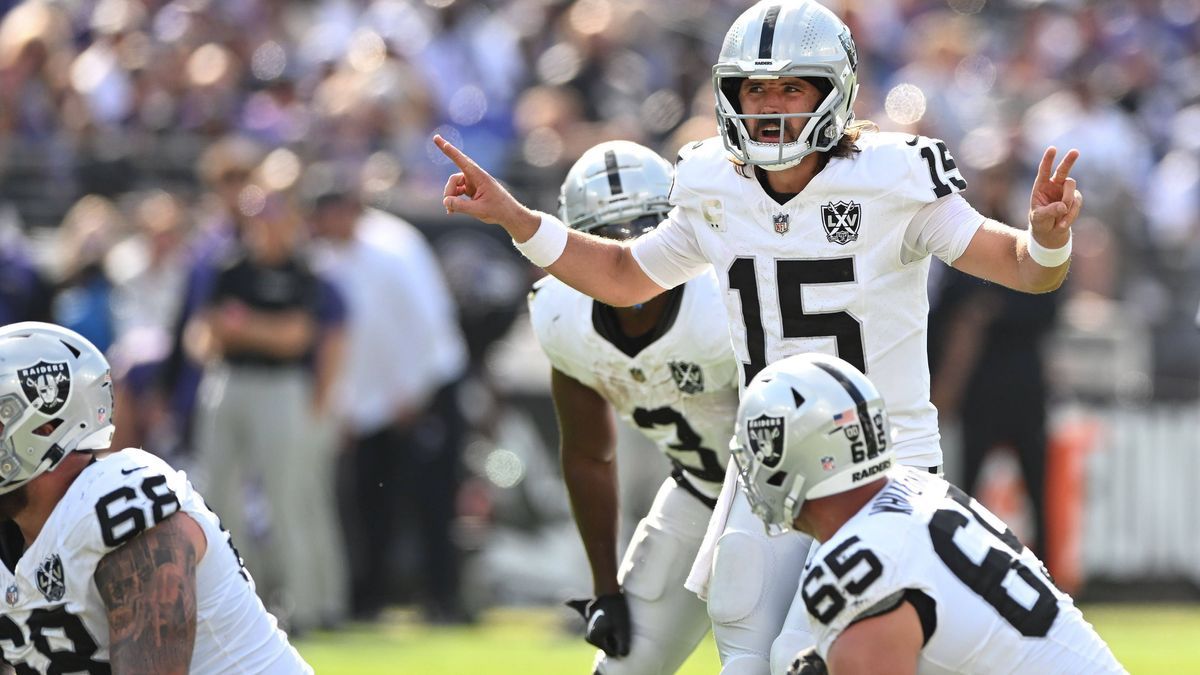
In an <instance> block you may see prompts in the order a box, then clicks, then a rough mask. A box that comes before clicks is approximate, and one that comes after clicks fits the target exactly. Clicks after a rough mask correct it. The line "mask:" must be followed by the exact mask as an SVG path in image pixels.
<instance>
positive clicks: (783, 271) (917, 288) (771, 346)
mask: <svg viewBox="0 0 1200 675" xmlns="http://www.w3.org/2000/svg"><path fill="white" fill-rule="evenodd" d="M857 68H858V55H857V52H856V50H855V47H854V41H853V39H852V37H851V35H850V31H849V29H848V28H847V27H846V25H845V24H844V23H842V21H841V20H840V19H838V18H837V17H836V16H835V15H834V14H833V13H832V12H830V11H829V10H828V9H826V8H825V7H823V6H821V5H820V4H818V3H816V2H815V1H813V0H764V1H763V2H759V3H758V4H756V5H754V6H753V7H751V8H750V9H748V10H746V12H745V13H744V14H742V15H741V16H740V17H739V18H738V19H737V21H736V22H735V23H734V25H733V26H732V28H731V29H730V31H729V33H728V34H727V35H726V38H725V41H724V43H723V45H722V47H721V53H720V56H719V57H718V61H717V64H716V65H715V66H714V68H713V89H714V94H715V96H716V100H717V110H716V112H717V118H718V136H716V137H714V138H710V139H708V140H706V141H702V142H700V143H696V144H693V145H692V146H691V147H689V148H685V149H684V151H683V152H682V153H681V156H680V161H679V162H678V163H677V166H676V178H675V185H674V187H673V188H672V191H671V202H672V205H673V208H672V210H671V212H670V214H669V216H668V218H667V220H666V221H665V222H663V223H662V224H660V225H659V226H658V227H657V228H655V229H654V230H653V231H651V232H649V233H648V234H647V235H645V236H643V237H640V238H638V239H637V240H635V241H634V242H632V243H621V242H613V241H611V240H606V239H602V238H598V237H589V236H587V235H586V234H584V233H580V232H573V231H570V230H569V228H567V227H566V226H565V225H564V224H563V223H562V222H561V221H559V220H558V219H556V218H554V217H553V216H550V215H547V214H540V213H537V212H534V211H531V210H530V209H528V208H526V207H525V206H523V205H522V204H520V203H519V202H517V201H516V200H515V199H513V198H512V196H511V195H510V194H508V192H507V191H506V190H504V188H503V187H502V186H501V185H500V184H499V183H498V182H496V180H495V179H494V178H492V177H491V176H490V175H488V174H487V172H485V171H483V170H482V169H480V168H479V167H478V166H477V165H476V164H475V163H474V162H472V161H471V159H470V158H469V157H467V156H466V155H465V154H463V153H462V151H460V150H459V149H457V148H455V147H454V146H453V145H451V144H449V143H448V142H446V141H445V139H442V138H441V137H435V139H434V140H435V142H436V143H437V145H438V147H440V148H441V149H442V151H443V152H444V153H445V154H446V155H447V156H449V157H450V158H451V159H452V160H454V162H455V163H456V164H457V165H458V167H459V169H460V170H459V172H458V173H456V174H454V175H452V176H450V178H449V180H448V181H447V183H446V188H445V191H444V195H443V205H444V206H445V208H446V209H447V211H449V212H455V213H465V214H468V215H471V216H474V217H476V218H479V219H480V220H483V221H485V222H491V223H498V224H500V225H501V226H503V227H504V228H505V230H506V231H507V232H508V233H509V234H510V235H512V237H513V241H514V242H518V243H517V246H518V248H519V249H520V250H521V251H522V252H523V253H524V254H525V255H526V256H527V257H529V258H530V260H532V261H533V262H534V263H535V264H537V265H539V266H542V267H544V268H546V270H547V271H548V272H550V273H551V274H553V275H554V276H556V277H558V278H559V279H561V280H563V281H564V282H566V283H567V284H568V285H570V286H572V287H573V288H576V289H578V290H580V291H582V292H583V293H586V294H587V295H589V296H591V297H593V298H596V299H597V300H600V301H601V302H604V303H606V304H609V305H613V306H628V305H633V304H637V303H640V302H644V301H645V300H647V299H649V298H651V297H654V296H655V295H658V294H659V293H661V292H662V291H663V289H667V288H673V287H675V286H677V285H679V284H681V283H683V282H685V281H687V280H688V279H691V278H693V277H695V276H697V275H699V274H702V273H703V272H704V271H705V270H707V269H708V268H709V265H710V264H711V266H712V268H713V270H714V271H715V272H716V275H717V279H718V281H719V282H720V284H721V288H722V291H723V300H724V303H725V308H726V312H727V314H728V317H729V323H730V327H731V336H732V339H733V344H734V351H735V353H736V355H737V358H738V360H739V361H741V362H742V374H741V377H742V382H743V383H745V382H747V381H749V379H750V378H752V377H753V376H754V374H755V373H757V372H758V371H759V370H761V369H762V368H763V367H764V366H766V365H767V364H768V363H771V362H773V361H775V360H777V359H780V358H783V357H786V356H788V355H791V354H797V353H803V352H813V351H816V352H825V353H830V354H837V355H839V356H841V357H842V358H844V359H846V360H848V361H850V362H851V363H853V364H855V365H856V366H857V367H859V368H861V369H863V370H864V371H865V372H867V373H868V374H870V375H871V376H872V377H873V378H874V379H875V381H877V382H878V383H879V387H880V389H881V391H883V393H884V394H885V395H886V397H887V400H888V405H889V413H890V414H891V416H892V419H893V420H894V435H895V438H894V439H893V440H894V442H895V446H896V453H897V457H898V461H900V462H901V463H904V464H909V465H912V466H917V467H925V468H928V469H931V470H934V471H937V470H939V467H940V465H941V463H942V452H941V446H940V443H939V434H938V429H937V413H936V410H935V409H934V407H933V405H932V403H930V400H929V366H928V358H927V354H926V337H925V336H926V331H927V323H928V313H929V302H928V297H927V294H926V279H927V276H928V271H929V257H930V256H931V255H937V256H938V257H939V258H941V259H942V260H944V261H945V262H947V263H948V264H951V265H953V266H954V267H955V268H957V269H960V270H962V271H965V272H968V273H970V274H973V275H975V276H978V277H981V278H983V279H987V280H990V281H993V282H995V283H1000V284H1003V285H1005V286H1007V287H1009V288H1014V289H1017V290H1021V291H1026V292H1045V291H1050V290H1053V289H1055V288H1057V287H1058V286H1059V285H1060V284H1061V283H1062V280H1063V278H1065V276H1066V273H1067V267H1068V264H1069V258H1070V251H1071V246H1070V242H1071V224H1072V223H1073V222H1074V221H1075V219H1076V218H1077V217H1078V215H1079V211H1080V209H1081V207H1082V204H1083V197H1082V195H1081V194H1080V192H1079V191H1078V190H1077V189H1076V184H1075V180H1074V179H1073V178H1071V177H1070V170H1071V167H1072V166H1073V165H1074V163H1075V161H1076V159H1077V158H1078V152H1076V151H1074V150H1072V151H1070V152H1068V153H1066V155H1065V156H1064V158H1063V160H1062V161H1061V162H1060V163H1059V164H1058V165H1057V166H1055V161H1054V160H1055V156H1056V154H1057V153H1056V151H1055V149H1054V148H1048V149H1047V150H1046V152H1045V154H1044V155H1043V157H1042V161H1041V164H1040V166H1039V169H1038V173H1037V177H1036V178H1035V179H1034V184H1033V189H1032V191H1031V196H1030V211H1029V226H1028V229H1017V228H1014V227H1010V226H1008V225H1005V224H1002V223H999V222H996V221H992V220H988V219H985V218H984V217H983V216H982V215H981V214H979V213H978V212H977V211H975V209H974V208H972V207H971V206H970V205H969V204H968V203H967V202H966V200H964V199H963V197H962V196H961V195H960V194H959V193H960V192H961V191H962V190H964V189H965V188H966V181H964V180H963V178H962V176H961V174H960V173H959V171H958V169H957V167H956V165H955V163H954V160H953V158H952V157H951V155H950V152H949V150H948V149H947V148H946V146H945V144H944V143H942V142H941V141H938V140H936V139H931V138H925V137H921V136H912V135H903V134H895V133H878V132H874V131H873V130H872V128H871V127H870V126H869V125H863V124H855V123H854V115H853V104H854V99H855V96H856V94H857V91H858V76H857ZM727 499H733V496H732V494H731V495H730V496H729V497H724V496H723V497H722V499H721V501H722V502H725V501H726V500H727ZM723 506H724V504H719V505H718V514H722V513H723V512H724V509H723V508H722V507H723ZM748 517H749V515H748V513H747V512H746V511H745V510H741V509H738V508H737V503H736V502H735V503H734V505H733V508H732V509H731V510H729V512H728V519H727V521H726V522H722V521H721V519H720V518H719V517H718V518H715V519H714V522H713V525H714V528H713V529H714V531H715V533H717V534H719V533H720V532H721V530H722V528H723V529H724V531H725V532H726V533H728V532H730V531H732V530H735V529H738V528H742V529H745V528H746V527H747V526H748V524H747V523H746V519H747V518H748ZM721 536H724V535H721ZM714 540H715V541H714ZM714 546H716V547H717V548H718V549H719V547H720V540H719V539H717V538H716V537H709V538H706V542H705V544H704V545H703V546H702V547H701V553H702V555H701V556H699V557H698V559H697V562H698V564H703V563H705V562H707V561H708V560H712V559H713V558H714V556H712V555H711V549H712V548H713V547H714ZM721 558H722V556H721V555H720V554H719V553H718V554H717V555H716V556H715V560H716V563H715V564H716V566H717V567H720V565H721ZM708 572H709V570H707V569H697V570H696V574H695V575H693V578H692V579H691V580H690V581H691V582H692V583H691V584H690V585H691V587H693V588H696V589H697V590H700V589H702V588H703V585H704V584H705V583H707V582H708V581H709V579H708V578H706V574H707V573H708ZM713 574H714V577H713V581H714V582H719V581H720V579H719V578H718V577H719V575H720V570H714V571H713ZM712 608H713V606H712V604H711V602H710V606H709V611H710V613H711V612H712ZM793 614H795V615H797V617H799V621H800V622H801V623H802V622H803V618H802V617H803V612H802V603H801V602H800V598H799V595H797V598H796V606H795V608H794V611H793ZM805 639H808V637H807V631H806V630H805V628H804V626H802V625H800V624H793V623H792V622H791V621H790V620H789V622H788V627H787V628H786V629H785V631H784V633H783V634H782V635H780V637H779V640H778V641H777V648H773V649H772V651H773V652H775V655H776V657H778V656H779V655H781V654H782V655H788V654H792V653H794V652H795V649H794V648H793V647H795V646H796V643H797V642H798V641H801V640H805ZM775 660H776V661H777V662H778V660H779V659H778V658H776V659H775ZM723 663H724V660H723ZM726 670H727V671H728V672H730V673H732V672H737V673H739V674H740V673H752V672H765V671H764V670H763V669H762V668H759V669H749V668H747V669H744V670H736V671H735V670H732V669H730V668H729V666H728V664H726Z"/></svg>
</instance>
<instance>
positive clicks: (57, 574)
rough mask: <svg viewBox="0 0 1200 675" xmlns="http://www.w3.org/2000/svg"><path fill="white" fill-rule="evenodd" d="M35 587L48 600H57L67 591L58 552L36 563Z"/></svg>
mask: <svg viewBox="0 0 1200 675" xmlns="http://www.w3.org/2000/svg"><path fill="white" fill-rule="evenodd" d="M35 576H36V577H37V587H38V590H39V591H41V592H42V595H44V596H46V599H47V600H49V601H50V602H58V601H59V600H62V599H63V596H64V595H66V593H67V584H66V580H65V579H64V576H63V566H62V560H59V558H58V554H57V553H55V554H54V555H51V556H49V557H48V558H46V559H45V560H43V561H42V564H41V565H38V568H37V574H36V575H35Z"/></svg>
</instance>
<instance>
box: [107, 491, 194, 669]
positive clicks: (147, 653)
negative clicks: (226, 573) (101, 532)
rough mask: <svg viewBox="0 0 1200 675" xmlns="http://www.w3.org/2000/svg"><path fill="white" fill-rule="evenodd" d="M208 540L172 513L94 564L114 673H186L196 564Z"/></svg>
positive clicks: (191, 638) (185, 519)
mask: <svg viewBox="0 0 1200 675" xmlns="http://www.w3.org/2000/svg"><path fill="white" fill-rule="evenodd" d="M206 545H207V542H206V541H205V538H204V532H203V530H201V529H200V526H199V525H198V524H197V523H196V521H194V520H192V519H191V518H190V517H189V516H187V515H186V514H179V513H176V514H174V515H172V516H169V517H167V518H166V519H165V520H163V521H162V522H160V523H159V524H158V525H155V526H154V527H152V528H150V529H148V530H146V531H145V532H143V533H141V534H140V535H138V536H136V537H134V538H133V539H132V540H130V541H129V543H127V544H124V545H123V546H121V547H120V548H118V549H116V550H115V551H112V552H111V553H109V554H108V555H106V556H104V557H103V558H102V559H101V560H100V564H99V565H97V566H96V575H95V580H96V588H97V589H99V591H100V597H101V598H103V599H104V605H105V606H106V607H107V608H108V626H109V638H110V640H111V642H112V644H111V646H110V647H109V660H110V662H111V663H112V669H113V672H114V673H121V675H125V674H126V673H147V674H155V675H157V674H158V673H186V672H187V671H188V664H189V663H190V661H191V658H192V647H193V645H194V643H195V640H196V564H197V562H198V561H199V560H200V558H201V557H203V556H204V551H205V547H206Z"/></svg>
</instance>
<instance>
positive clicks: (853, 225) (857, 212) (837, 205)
mask: <svg viewBox="0 0 1200 675" xmlns="http://www.w3.org/2000/svg"><path fill="white" fill-rule="evenodd" d="M861 216H862V208H861V207H860V206H859V205H858V202H830V203H828V204H826V205H824V206H822V207H821V223H822V224H823V225H824V226H825V238H826V239H828V240H829V241H831V242H833V243H835V244H841V245H842V246H845V245H846V244H849V243H850V242H852V241H858V227H859V225H860V223H861V222H862V217H861Z"/></svg>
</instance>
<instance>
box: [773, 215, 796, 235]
mask: <svg viewBox="0 0 1200 675" xmlns="http://www.w3.org/2000/svg"><path fill="white" fill-rule="evenodd" d="M771 220H772V221H773V222H774V223H775V231H776V232H778V233H779V234H787V231H788V229H789V228H791V226H792V225H791V220H792V217H791V216H790V215H788V214H786V213H776V214H775V215H773V216H771Z"/></svg>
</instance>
